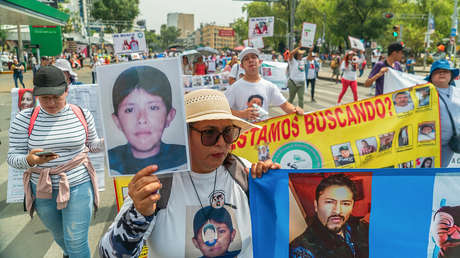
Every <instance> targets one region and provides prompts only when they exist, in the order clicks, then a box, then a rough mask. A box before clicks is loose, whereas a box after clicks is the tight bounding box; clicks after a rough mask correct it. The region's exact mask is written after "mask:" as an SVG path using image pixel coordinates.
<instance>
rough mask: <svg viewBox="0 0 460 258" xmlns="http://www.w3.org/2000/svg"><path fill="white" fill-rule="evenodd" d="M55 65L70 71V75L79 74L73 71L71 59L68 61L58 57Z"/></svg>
mask: <svg viewBox="0 0 460 258" xmlns="http://www.w3.org/2000/svg"><path fill="white" fill-rule="evenodd" d="M53 65H54V66H56V67H57V68H59V69H61V70H62V71H65V72H69V73H70V75H72V76H74V77H76V76H77V74H76V73H75V72H74V71H72V66H71V65H70V63H69V61H67V59H63V58H60V59H57V60H56V61H55V62H54V64H53Z"/></svg>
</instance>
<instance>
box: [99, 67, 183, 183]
mask: <svg viewBox="0 0 460 258" xmlns="http://www.w3.org/2000/svg"><path fill="white" fill-rule="evenodd" d="M97 76H98V78H97V79H98V82H99V85H100V87H101V96H105V97H101V99H100V103H101V109H102V115H103V123H104V131H105V132H104V138H105V144H106V150H107V161H108V165H109V175H110V176H124V175H133V174H135V173H136V172H137V171H139V170H141V169H143V168H144V167H146V166H149V165H152V164H156V165H158V172H157V174H161V173H167V172H172V171H187V170H188V169H189V168H190V165H189V161H188V144H187V143H188V140H187V136H188V135H187V128H186V123H185V109H184V97H183V96H184V91H183V87H181V85H183V82H182V77H181V71H180V62H179V59H178V58H171V59H165V60H147V61H137V62H129V63H124V64H114V65H106V66H99V67H98V68H97Z"/></svg>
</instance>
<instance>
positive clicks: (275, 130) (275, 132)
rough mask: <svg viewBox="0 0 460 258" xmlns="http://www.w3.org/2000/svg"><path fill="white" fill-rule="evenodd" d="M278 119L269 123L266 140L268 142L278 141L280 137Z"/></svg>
mask: <svg viewBox="0 0 460 258" xmlns="http://www.w3.org/2000/svg"><path fill="white" fill-rule="evenodd" d="M280 123H281V122H280V121H278V122H276V123H272V124H271V125H270V130H269V131H268V141H269V142H274V141H279V140H280V139H281V138H280V137H281V133H280Z"/></svg>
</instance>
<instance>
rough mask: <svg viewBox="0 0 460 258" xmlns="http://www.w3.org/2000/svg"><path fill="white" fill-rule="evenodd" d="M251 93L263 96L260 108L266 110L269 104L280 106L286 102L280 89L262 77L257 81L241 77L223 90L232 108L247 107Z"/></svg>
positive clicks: (241, 108) (243, 108)
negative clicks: (249, 80)
mask: <svg viewBox="0 0 460 258" xmlns="http://www.w3.org/2000/svg"><path fill="white" fill-rule="evenodd" d="M253 95H259V96H261V97H262V98H263V100H262V101H263V103H262V108H263V109H264V110H265V111H267V112H268V110H269V107H270V106H280V105H282V104H284V103H285V102H286V98H285V97H284V96H283V94H281V91H280V89H279V88H278V87H277V86H276V85H275V84H273V83H271V82H269V81H267V80H265V79H263V78H260V80H259V81H258V82H248V81H246V80H245V79H244V78H242V79H241V80H238V81H236V82H235V83H234V84H233V85H232V86H230V87H229V89H228V90H227V91H226V92H225V96H226V97H227V100H228V103H229V104H230V108H231V109H233V110H245V109H247V108H248V105H247V103H248V99H249V97H251V96H253Z"/></svg>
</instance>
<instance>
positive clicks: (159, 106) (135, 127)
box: [112, 89, 176, 158]
mask: <svg viewBox="0 0 460 258" xmlns="http://www.w3.org/2000/svg"><path fill="white" fill-rule="evenodd" d="M175 115H176V110H175V109H174V108H171V109H170V110H169V112H168V111H167V109H166V106H165V104H164V102H163V99H162V98H161V97H159V96H156V95H152V94H149V93H147V92H146V91H145V90H144V89H135V90H133V91H132V92H131V93H130V94H129V95H128V96H126V97H125V98H124V99H123V101H122V102H121V103H120V104H119V106H118V115H115V114H113V115H112V118H113V120H114V122H115V124H116V126H117V127H118V128H119V129H120V130H121V131H122V132H123V134H124V135H125V137H126V139H127V140H128V142H129V144H130V145H131V151H132V153H133V156H134V157H135V158H147V157H151V156H154V155H156V154H157V153H158V152H159V151H160V144H161V136H162V135H163V131H164V129H165V128H166V127H168V126H169V125H170V123H171V122H172V121H173V119H174V117H175Z"/></svg>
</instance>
